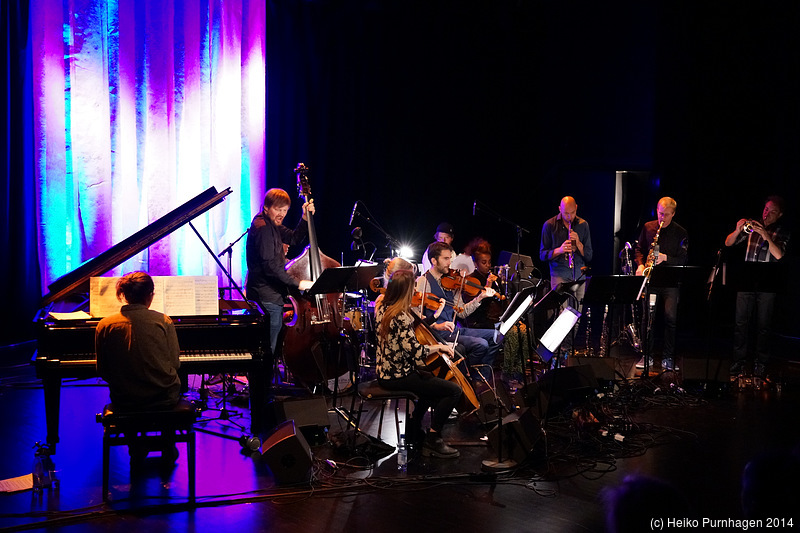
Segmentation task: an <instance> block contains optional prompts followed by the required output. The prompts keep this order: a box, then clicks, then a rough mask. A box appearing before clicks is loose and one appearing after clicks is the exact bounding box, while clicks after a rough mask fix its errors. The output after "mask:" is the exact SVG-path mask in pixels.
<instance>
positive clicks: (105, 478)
mask: <svg viewBox="0 0 800 533" xmlns="http://www.w3.org/2000/svg"><path fill="white" fill-rule="evenodd" d="M110 447H111V445H110V442H109V439H108V435H107V434H106V432H105V431H104V432H103V501H104V502H107V501H108V476H109V471H110V466H109V461H110V459H111V453H110V449H109V448H110Z"/></svg>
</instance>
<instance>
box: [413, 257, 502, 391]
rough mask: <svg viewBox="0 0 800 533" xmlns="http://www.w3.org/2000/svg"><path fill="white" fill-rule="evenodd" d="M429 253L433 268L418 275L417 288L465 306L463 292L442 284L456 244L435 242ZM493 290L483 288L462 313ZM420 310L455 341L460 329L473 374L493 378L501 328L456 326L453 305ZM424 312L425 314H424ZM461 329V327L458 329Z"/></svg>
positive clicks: (460, 345)
mask: <svg viewBox="0 0 800 533" xmlns="http://www.w3.org/2000/svg"><path fill="white" fill-rule="evenodd" d="M428 256H429V259H430V261H431V268H430V269H429V270H428V271H427V272H425V274H423V275H422V276H420V277H419V278H417V283H416V288H417V290H418V291H420V292H423V293H426V292H430V293H433V294H434V295H436V296H439V297H440V298H443V299H444V300H446V301H449V302H451V303H452V304H454V305H455V306H458V307H462V302H463V300H462V298H461V292H460V291H458V290H447V289H445V288H444V287H442V277H443V276H445V275H448V274H449V273H450V262H451V261H452V259H453V248H452V246H450V245H449V244H447V243H444V242H434V243H431V245H430V246H429V247H428ZM493 294H494V291H493V290H492V289H487V290H484V291H482V292H481V293H480V294H478V296H476V297H475V298H474V299H473V300H472V301H470V302H469V303H467V304H465V305H463V308H464V310H463V311H462V312H461V313H459V314H458V316H459V317H466V316H469V315H470V314H471V313H472V312H474V311H475V310H476V309H477V308H478V306H480V304H481V301H483V299H484V298H486V297H488V296H492V295H493ZM417 312H418V313H420V315H421V316H424V318H425V322H426V323H427V324H428V325H429V326H430V327H431V328H432V329H434V330H436V331H437V332H438V333H439V334H440V335H441V336H442V337H443V338H444V340H445V341H448V342H453V341H455V340H456V334H457V333H458V348H459V349H460V350H462V353H464V355H465V357H466V358H467V361H468V363H469V366H470V367H477V368H476V369H474V370H473V369H472V368H470V374H471V376H472V378H473V379H475V380H478V381H481V380H482V379H486V380H488V381H489V382H491V380H492V367H493V365H494V360H495V357H496V356H497V353H498V351H499V350H500V344H499V343H500V342H502V337H500V335H499V333H498V332H497V330H495V329H483V328H462V327H460V326H456V323H455V319H456V311H455V309H454V308H453V307H452V306H447V307H442V308H441V309H440V310H439V311H436V312H434V311H432V310H430V309H419V310H417ZM423 312H424V313H425V314H424V315H422V313H423ZM457 329H458V330H460V331H458V332H457V331H456V330H457Z"/></svg>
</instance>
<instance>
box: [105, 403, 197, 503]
mask: <svg viewBox="0 0 800 533" xmlns="http://www.w3.org/2000/svg"><path fill="white" fill-rule="evenodd" d="M199 416H200V411H199V410H198V409H197V408H196V407H195V406H194V404H191V403H189V402H187V401H185V400H181V401H179V402H178V405H176V406H175V407H174V408H173V409H169V410H164V411H126V412H122V413H120V412H116V411H114V406H113V404H108V405H106V406H105V407H104V408H103V413H102V414H97V415H96V419H97V422H99V423H101V424H103V501H108V478H109V467H110V464H109V463H110V458H111V457H110V456H111V454H110V451H111V446H123V445H125V446H128V448H129V449H132V448H131V447H133V449H136V450H142V451H147V452H150V451H157V450H164V449H165V448H166V447H167V446H168V445H170V444H172V443H177V442H185V443H186V448H187V450H188V452H187V461H188V462H187V469H188V471H189V501H191V502H194V501H195V490H194V489H195V432H194V423H195V421H196V420H197V418H198V417H199ZM132 455H133V454H132Z"/></svg>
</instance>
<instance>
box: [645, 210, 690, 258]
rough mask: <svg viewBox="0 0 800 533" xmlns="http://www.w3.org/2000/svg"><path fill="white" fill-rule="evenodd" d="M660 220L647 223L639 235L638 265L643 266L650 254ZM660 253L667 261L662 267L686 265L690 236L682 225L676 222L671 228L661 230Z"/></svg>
mask: <svg viewBox="0 0 800 533" xmlns="http://www.w3.org/2000/svg"><path fill="white" fill-rule="evenodd" d="M657 230H658V220H651V221H650V222H647V223H646V224H645V225H644V227H643V228H642V233H641V235H639V244H638V245H637V246H636V264H637V265H643V264H645V262H646V261H647V254H649V253H650V244H651V243H652V242H653V239H654V238H655V236H656V231H657ZM658 249H659V253H662V254H666V255H667V260H666V262H664V263H661V264H662V265H663V264H665V265H685V264H686V259H687V256H688V252H689V234H688V233H687V232H686V230H685V229H684V228H683V226H681V225H680V224H677V223H675V222H674V221H673V222H672V223H670V225H669V226H667V227H665V228H661V233H659V234H658Z"/></svg>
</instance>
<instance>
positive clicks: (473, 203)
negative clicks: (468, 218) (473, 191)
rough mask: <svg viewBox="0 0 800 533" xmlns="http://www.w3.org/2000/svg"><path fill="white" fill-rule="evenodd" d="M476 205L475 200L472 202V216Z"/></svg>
mask: <svg viewBox="0 0 800 533" xmlns="http://www.w3.org/2000/svg"><path fill="white" fill-rule="evenodd" d="M477 203H478V200H475V201H474V202H472V216H475V204H477Z"/></svg>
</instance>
